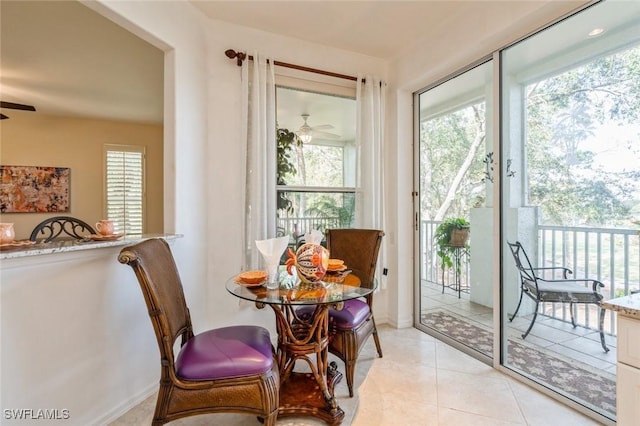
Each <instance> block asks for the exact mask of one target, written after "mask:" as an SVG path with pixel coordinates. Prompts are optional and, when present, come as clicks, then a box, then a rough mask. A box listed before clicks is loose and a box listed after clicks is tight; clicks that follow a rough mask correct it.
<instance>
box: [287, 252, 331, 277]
mask: <svg viewBox="0 0 640 426" xmlns="http://www.w3.org/2000/svg"><path fill="white" fill-rule="evenodd" d="M287 255H288V256H289V259H288V260H287V272H288V273H289V274H290V275H293V272H292V267H293V266H295V267H296V272H297V273H298V277H299V278H300V281H302V282H305V283H315V282H319V281H322V278H324V275H325V274H326V273H327V266H328V265H329V251H328V250H327V249H326V248H324V247H322V246H321V245H320V244H310V243H307V244H303V245H301V246H300V247H299V248H298V250H296V252H295V253H294V252H293V250H291V249H289V251H288V253H287Z"/></svg>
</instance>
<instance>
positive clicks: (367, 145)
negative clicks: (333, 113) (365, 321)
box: [355, 76, 388, 288]
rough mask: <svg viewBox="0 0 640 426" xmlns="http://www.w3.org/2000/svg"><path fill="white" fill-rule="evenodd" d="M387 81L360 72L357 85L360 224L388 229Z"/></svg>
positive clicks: (381, 257) (382, 261)
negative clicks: (385, 168) (386, 210)
mask: <svg viewBox="0 0 640 426" xmlns="http://www.w3.org/2000/svg"><path fill="white" fill-rule="evenodd" d="M385 103H386V83H384V82H382V81H380V79H378V78H376V77H372V76H366V77H365V78H362V77H361V76H358V82H357V87H356V120H357V123H356V149H357V155H356V158H357V159H358V160H357V161H358V164H357V168H356V170H357V171H358V172H357V173H358V175H357V178H356V215H355V216H356V223H355V227H356V228H368V229H381V230H383V231H384V230H385V214H384V209H385V191H384V134H385V126H384V122H385ZM386 238H388V237H385V238H383V239H382V246H381V248H380V254H379V256H378V269H379V270H378V273H377V274H376V276H377V277H378V280H379V281H380V282H381V288H385V287H386V276H384V275H383V274H382V273H381V272H382V269H383V268H385V264H386V246H387V244H386V243H385V239H386Z"/></svg>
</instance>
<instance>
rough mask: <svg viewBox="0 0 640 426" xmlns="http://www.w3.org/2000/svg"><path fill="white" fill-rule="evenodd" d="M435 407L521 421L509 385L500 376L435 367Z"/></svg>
mask: <svg viewBox="0 0 640 426" xmlns="http://www.w3.org/2000/svg"><path fill="white" fill-rule="evenodd" d="M438 407H439V408H451V409H455V410H458V411H463V412H466V413H470V414H477V415H480V416H483V417H488V418H492V419H496V420H499V421H502V422H512V423H516V424H518V423H524V418H523V416H522V413H521V411H520V408H519V407H518V403H517V401H516V399H515V396H514V395H513V392H512V390H511V387H510V386H509V384H508V382H507V380H506V379H505V377H504V376H502V375H498V376H496V375H494V374H470V373H460V372H457V371H449V370H438Z"/></svg>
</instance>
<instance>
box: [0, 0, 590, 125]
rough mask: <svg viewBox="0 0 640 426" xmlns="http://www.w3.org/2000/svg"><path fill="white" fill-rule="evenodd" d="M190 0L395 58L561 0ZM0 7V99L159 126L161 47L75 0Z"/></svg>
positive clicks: (231, 16) (220, 15) (241, 21)
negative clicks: (421, 45) (151, 123)
mask: <svg viewBox="0 0 640 426" xmlns="http://www.w3.org/2000/svg"><path fill="white" fill-rule="evenodd" d="M191 3H192V4H194V5H195V6H196V7H197V8H198V9H200V10H202V11H203V12H204V13H205V14H206V15H207V16H209V17H211V18H213V19H219V20H222V21H227V22H231V23H235V24H238V25H245V26H248V27H253V28H258V29H261V30H264V31H268V32H272V33H276V34H281V35H284V36H290V37H296V38H299V39H304V40H307V41H310V42H313V43H317V44H319V45H326V46H331V47H336V48H340V49H344V50H348V51H352V52H357V53H360V54H364V55H369V56H374V57H379V58H382V59H391V58H393V57H394V56H396V55H398V54H400V53H401V52H403V51H404V50H406V49H409V48H412V47H413V46H415V45H416V44H417V43H423V44H424V46H425V48H428V47H429V43H431V45H433V43H438V42H440V41H441V40H442V35H443V34H457V33H472V34H471V35H473V33H477V34H478V37H480V36H481V35H485V36H486V34H487V32H489V33H490V32H491V31H493V30H494V27H495V23H497V22H508V23H509V24H510V25H511V24H514V23H517V21H518V19H520V18H522V17H523V16H526V15H527V14H528V13H531V12H535V11H537V10H539V9H542V8H544V7H545V5H547V6H548V5H549V4H550V3H559V2H555V1H553V0H534V1H529V0H510V1H508V2H507V1H457V0H449V1H302V0H301V1H202V0H191ZM565 3H566V2H565ZM570 3H572V4H578V3H581V2H579V1H574V2H570ZM564 7H565V8H566V5H565V6H564ZM0 8H1V13H0V18H1V43H2V45H1V51H0V53H1V59H2V61H1V66H2V67H1V75H0V97H1V98H2V100H3V101H8V102H18V103H26V104H31V105H35V106H36V108H37V109H38V111H40V112H42V113H49V114H64V115H80V116H90V117H101V118H114V119H119V120H133V121H145V122H161V121H162V109H163V108H162V81H163V75H162V72H163V65H162V63H163V53H162V52H161V51H160V50H158V49H156V48H154V47H153V46H150V45H149V44H147V43H146V42H144V41H143V40H141V39H139V38H137V37H135V36H133V35H132V34H131V33H129V32H127V31H126V30H124V29H122V28H121V27H119V26H118V25H116V24H114V23H113V22H111V21H109V20H108V19H106V18H103V17H101V16H100V15H98V14H97V13H95V12H94V11H92V10H90V9H89V8H87V7H86V6H84V5H82V4H81V3H79V2H76V1H1V2H0ZM2 112H3V113H4V114H6V115H9V116H11V114H20V113H21V114H27V112H21V111H14V110H7V109H3V110H2ZM303 112H304V111H299V112H298V113H296V115H298V116H299V114H301V113H303ZM307 112H309V113H311V114H312V118H311V119H310V122H312V121H313V120H314V118H318V119H319V117H317V115H316V116H314V115H313V111H307ZM321 124H324V123H321Z"/></svg>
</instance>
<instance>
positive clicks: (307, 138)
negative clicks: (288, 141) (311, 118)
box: [298, 132, 313, 143]
mask: <svg viewBox="0 0 640 426" xmlns="http://www.w3.org/2000/svg"><path fill="white" fill-rule="evenodd" d="M298 137H299V138H300V140H301V141H302V143H309V142H311V138H313V135H312V134H311V132H309V133H307V132H304V133H303V132H300V133H299V134H298Z"/></svg>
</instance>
